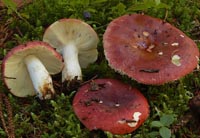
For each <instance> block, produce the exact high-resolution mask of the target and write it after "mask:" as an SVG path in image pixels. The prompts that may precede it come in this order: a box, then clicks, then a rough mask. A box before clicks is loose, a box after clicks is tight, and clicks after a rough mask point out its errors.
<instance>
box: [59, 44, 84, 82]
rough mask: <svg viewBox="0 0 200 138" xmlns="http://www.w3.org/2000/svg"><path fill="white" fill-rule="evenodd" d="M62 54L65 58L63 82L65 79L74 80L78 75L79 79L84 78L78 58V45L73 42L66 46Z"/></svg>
mask: <svg viewBox="0 0 200 138" xmlns="http://www.w3.org/2000/svg"><path fill="white" fill-rule="evenodd" d="M62 55H63V59H64V68H63V71H62V82H64V81H65V80H67V81H68V80H69V81H70V80H73V79H74V78H76V77H77V80H82V72H81V67H80V65H79V60H78V49H77V48H76V46H75V45H73V44H71V43H70V44H68V45H66V46H64V48H63V50H62Z"/></svg>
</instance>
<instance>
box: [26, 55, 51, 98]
mask: <svg viewBox="0 0 200 138" xmlns="http://www.w3.org/2000/svg"><path fill="white" fill-rule="evenodd" d="M24 61H25V64H26V66H27V69H28V72H29V75H30V78H31V80H32V83H33V87H34V89H35V92H36V94H37V95H38V97H39V98H40V99H50V98H51V97H52V95H54V93H55V91H54V88H53V83H52V78H51V76H50V75H49V73H48V71H47V70H46V68H45V67H44V65H43V64H42V63H41V61H40V60H39V59H38V58H37V57H36V56H34V55H29V56H27V57H25V59H24Z"/></svg>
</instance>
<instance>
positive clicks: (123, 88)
mask: <svg viewBox="0 0 200 138" xmlns="http://www.w3.org/2000/svg"><path fill="white" fill-rule="evenodd" d="M73 109H74V112H75V114H76V115H77V117H78V118H79V119H80V121H81V122H82V123H83V124H84V125H85V126H86V127H87V128H88V129H89V130H97V129H100V130H103V131H109V132H111V133H113V134H126V133H130V132H132V131H134V130H136V129H137V128H138V127H139V126H141V125H142V124H143V123H144V121H145V120H146V119H147V118H148V116H149V104H148V102H147V100H146V98H145V97H144V96H143V95H142V94H141V93H140V92H139V90H137V89H136V88H132V87H131V86H129V85H128V84H124V83H122V82H120V81H118V80H114V79H96V80H92V81H91V82H90V83H87V84H85V85H83V86H81V87H80V88H79V90H78V91H77V93H76V95H75V97H74V99H73Z"/></svg>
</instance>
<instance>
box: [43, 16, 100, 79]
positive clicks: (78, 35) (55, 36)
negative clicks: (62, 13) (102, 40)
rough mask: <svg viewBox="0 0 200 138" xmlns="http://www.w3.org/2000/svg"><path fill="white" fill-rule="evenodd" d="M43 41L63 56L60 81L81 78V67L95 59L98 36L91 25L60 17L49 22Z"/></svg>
mask: <svg viewBox="0 0 200 138" xmlns="http://www.w3.org/2000/svg"><path fill="white" fill-rule="evenodd" d="M43 41H45V42H48V43H49V44H51V46H52V47H54V48H56V50H57V51H58V52H60V53H61V54H62V56H63V58H64V69H63V71H62V82H64V81H71V80H73V79H75V78H76V79H77V80H82V72H81V67H82V68H86V67H87V66H88V64H90V63H93V62H95V61H96V59H97V56H98V51H97V44H98V41H99V38H98V36H97V34H96V32H95V31H94V30H93V29H92V27H91V26H89V25H88V24H86V23H85V22H83V21H80V20H78V19H61V20H58V21H56V22H54V23H53V24H51V25H50V26H49V27H48V28H47V30H46V31H45V33H44V36H43Z"/></svg>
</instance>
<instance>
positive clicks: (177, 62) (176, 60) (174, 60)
mask: <svg viewBox="0 0 200 138" xmlns="http://www.w3.org/2000/svg"><path fill="white" fill-rule="evenodd" d="M180 59H181V57H180V56H179V55H173V56H172V59H171V62H172V63H173V64H174V65H176V66H181V62H180Z"/></svg>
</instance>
